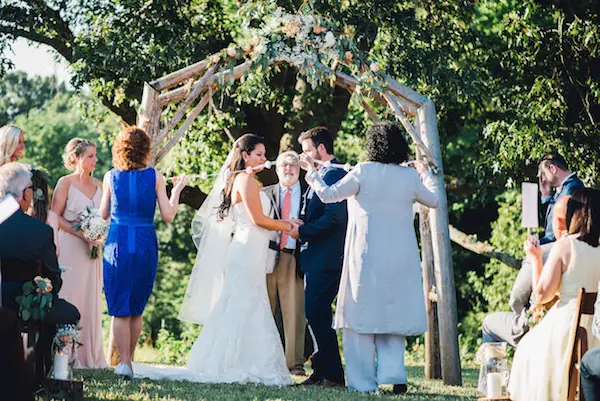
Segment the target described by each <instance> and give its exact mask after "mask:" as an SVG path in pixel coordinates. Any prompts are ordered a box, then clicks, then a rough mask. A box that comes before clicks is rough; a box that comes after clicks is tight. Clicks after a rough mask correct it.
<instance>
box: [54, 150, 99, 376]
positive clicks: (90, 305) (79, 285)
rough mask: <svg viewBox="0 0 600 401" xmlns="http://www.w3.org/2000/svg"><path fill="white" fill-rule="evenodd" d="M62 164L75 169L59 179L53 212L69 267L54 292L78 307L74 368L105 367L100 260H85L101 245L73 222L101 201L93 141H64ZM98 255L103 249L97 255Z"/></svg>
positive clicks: (63, 262) (61, 259)
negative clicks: (77, 348) (79, 332)
mask: <svg viewBox="0 0 600 401" xmlns="http://www.w3.org/2000/svg"><path fill="white" fill-rule="evenodd" d="M63 159H64V162H65V167H66V168H68V169H69V170H73V171H74V173H72V174H69V175H66V176H64V177H62V178H61V179H60V180H58V183H57V184H56V189H55V190H54V197H53V199H52V210H53V211H54V212H55V213H56V214H57V215H58V216H59V227H60V230H59V242H60V246H61V252H60V256H59V258H58V261H59V263H60V264H61V265H63V266H66V267H67V268H68V270H67V271H66V272H64V273H63V274H62V278H63V286H62V288H61V290H60V292H59V296H60V297H61V298H64V299H66V300H67V301H69V302H71V303H72V304H73V305H75V306H76V307H77V309H79V313H80V314H81V321H80V324H81V343H83V345H82V346H81V347H79V350H78V354H77V362H76V364H75V366H76V367H78V368H98V369H100V368H106V367H108V364H107V363H106V357H105V356H104V347H103V345H102V258H97V259H90V250H91V249H92V246H99V245H100V244H98V243H94V242H90V241H88V240H86V239H85V238H83V235H82V232H81V231H76V230H75V229H74V228H73V225H74V224H76V223H77V222H78V219H79V213H81V212H83V211H85V210H86V208H87V207H92V208H98V207H99V206H100V200H101V199H102V182H101V181H100V180H98V179H97V178H94V177H92V176H91V175H92V173H93V172H94V170H95V169H96V163H97V162H98V158H97V157H96V145H95V144H94V143H93V142H90V141H88V140H87V139H80V138H74V139H71V140H70V141H69V143H68V144H67V146H66V148H65V153H64V155H63ZM98 254H99V255H102V251H100V252H99V253H98Z"/></svg>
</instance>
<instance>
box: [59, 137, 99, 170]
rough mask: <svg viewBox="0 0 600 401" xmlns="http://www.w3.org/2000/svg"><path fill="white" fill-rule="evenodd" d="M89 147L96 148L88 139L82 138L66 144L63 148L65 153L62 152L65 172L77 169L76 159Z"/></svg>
mask: <svg viewBox="0 0 600 401" xmlns="http://www.w3.org/2000/svg"><path fill="white" fill-rule="evenodd" d="M90 146H92V147H94V148H95V147H96V144H95V143H94V142H92V141H90V140H88V139H83V138H73V139H71V140H70V141H69V143H67V146H65V151H64V152H63V163H64V165H65V168H66V169H67V170H71V171H73V170H75V167H77V159H79V158H80V157H81V156H83V154H84V153H85V151H86V150H87V148H89V147H90Z"/></svg>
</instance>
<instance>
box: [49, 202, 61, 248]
mask: <svg viewBox="0 0 600 401" xmlns="http://www.w3.org/2000/svg"><path fill="white" fill-rule="evenodd" d="M46 223H47V224H48V225H49V226H50V227H52V233H53V237H54V246H55V247H56V256H59V255H60V247H59V244H58V215H57V214H56V213H54V212H53V211H52V210H50V211H49V212H48V218H47V219H46Z"/></svg>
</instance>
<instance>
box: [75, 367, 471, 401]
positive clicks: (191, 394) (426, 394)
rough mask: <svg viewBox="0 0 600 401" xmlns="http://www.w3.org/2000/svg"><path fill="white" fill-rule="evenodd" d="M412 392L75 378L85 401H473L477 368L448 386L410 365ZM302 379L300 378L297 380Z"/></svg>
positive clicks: (99, 374) (86, 374)
mask: <svg viewBox="0 0 600 401" xmlns="http://www.w3.org/2000/svg"><path fill="white" fill-rule="evenodd" d="M408 374H409V392H408V393H407V394H405V395H402V396H398V395H395V394H393V393H392V389H391V386H384V387H383V391H381V393H380V394H377V395H375V394H360V393H355V392H349V391H348V390H347V389H344V388H335V389H329V388H322V387H308V388H307V387H303V386H298V385H296V386H289V387H270V386H262V385H255V384H205V383H190V382H185V381H169V380H160V381H152V380H148V379H136V380H135V381H134V382H133V383H127V382H123V381H122V380H120V379H119V378H118V377H117V376H116V375H115V374H114V373H113V372H112V371H111V370H89V369H88V370H77V371H76V375H75V376H76V380H83V381H84V397H85V400H98V401H108V400H111V401H113V400H131V401H138V400H139V401H150V400H152V401H197V400H198V401H199V400H207V401H208V400H224V401H225V400H227V401H242V400H244V401H246V400H251V401H255V400H256V401H267V400H271V401H274V400H300V401H305V400H306V401H308V400H323V401H334V400H340V399H343V400H348V401H359V400H360V401H369V400H406V401H417V400H428V401H438V400H450V401H466V400H473V399H475V398H476V396H477V391H476V389H475V388H474V385H475V383H476V380H477V374H476V372H475V371H474V369H465V370H464V371H463V378H464V385H463V387H454V386H445V385H444V384H443V382H442V381H441V380H425V378H424V376H423V368H422V367H418V366H410V367H408ZM302 380H303V379H301V378H298V381H302Z"/></svg>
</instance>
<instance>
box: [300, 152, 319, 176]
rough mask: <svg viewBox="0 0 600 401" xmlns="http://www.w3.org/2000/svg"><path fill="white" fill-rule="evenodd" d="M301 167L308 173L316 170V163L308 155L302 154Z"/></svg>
mask: <svg viewBox="0 0 600 401" xmlns="http://www.w3.org/2000/svg"><path fill="white" fill-rule="evenodd" d="M300 167H302V170H304V171H307V172H308V171H310V170H312V169H313V168H315V161H314V160H313V158H312V157H310V156H309V155H307V154H306V153H302V154H301V155H300Z"/></svg>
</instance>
